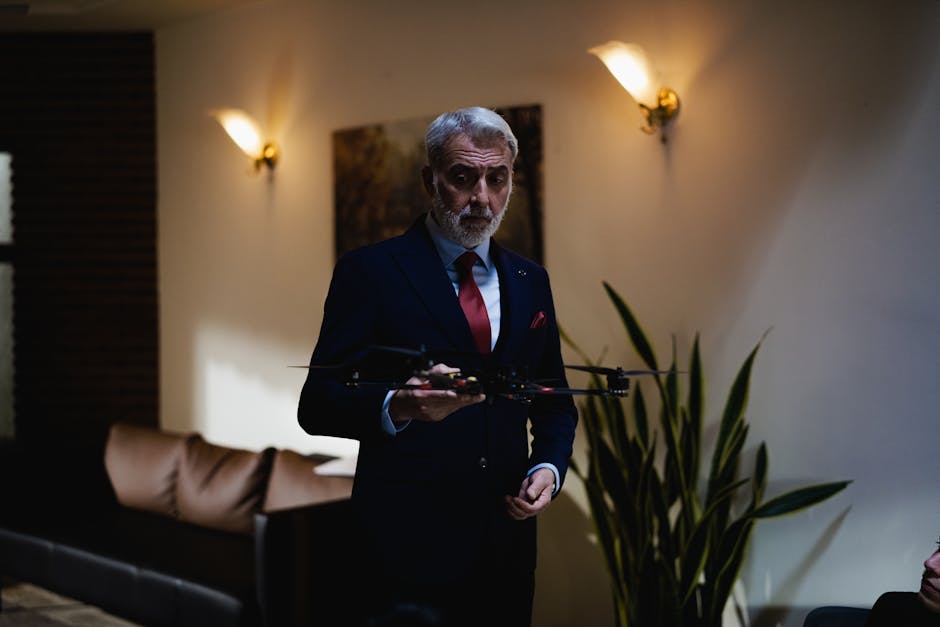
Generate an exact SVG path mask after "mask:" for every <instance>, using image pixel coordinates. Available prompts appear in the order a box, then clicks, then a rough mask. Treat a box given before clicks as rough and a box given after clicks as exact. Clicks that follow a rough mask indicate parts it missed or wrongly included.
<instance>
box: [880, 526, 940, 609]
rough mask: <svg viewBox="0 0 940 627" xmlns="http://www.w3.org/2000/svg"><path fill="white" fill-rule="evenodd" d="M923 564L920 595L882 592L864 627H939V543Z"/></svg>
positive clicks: (917, 593)
mask: <svg viewBox="0 0 940 627" xmlns="http://www.w3.org/2000/svg"><path fill="white" fill-rule="evenodd" d="M937 547H938V548H937V550H936V551H934V552H933V554H932V555H931V556H930V557H928V558H927V559H926V560H925V561H924V574H923V575H922V576H921V580H920V591H919V592H916V593H915V592H885V593H884V594H882V595H881V596H880V597H878V600H877V601H876V602H875V605H874V606H872V608H871V612H869V614H868V620H867V621H866V622H865V627H895V626H903V627H940V542H937Z"/></svg>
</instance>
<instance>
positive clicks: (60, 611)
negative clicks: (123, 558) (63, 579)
mask: <svg viewBox="0 0 940 627" xmlns="http://www.w3.org/2000/svg"><path fill="white" fill-rule="evenodd" d="M2 594H3V611H2V612H0V627H9V626H11V625H15V626H16V627H64V626H73V627H139V626H138V625H136V624H135V623H129V622H127V621H126V620H122V619H120V618H116V617H114V616H110V615H109V614H106V613H104V612H103V611H101V610H99V609H98V608H96V607H92V606H90V605H85V604H84V603H82V602H80V601H76V600H75V599H70V598H68V597H64V596H61V595H58V594H54V593H52V592H49V591H48V590H43V589H42V588H38V587H36V586H34V585H31V584H27V583H21V582H18V581H14V580H12V579H8V578H4V579H3V581H2Z"/></svg>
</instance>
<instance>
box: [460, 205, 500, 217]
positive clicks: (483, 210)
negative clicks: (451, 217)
mask: <svg viewBox="0 0 940 627" xmlns="http://www.w3.org/2000/svg"><path fill="white" fill-rule="evenodd" d="M458 217H459V218H492V217H493V212H492V210H490V208H489V207H471V206H470V205H467V206H466V207H464V208H463V209H461V210H460V214H459V215H458Z"/></svg>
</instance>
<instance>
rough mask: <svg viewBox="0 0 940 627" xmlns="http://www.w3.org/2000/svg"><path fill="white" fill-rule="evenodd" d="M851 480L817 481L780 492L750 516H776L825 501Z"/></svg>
mask: <svg viewBox="0 0 940 627" xmlns="http://www.w3.org/2000/svg"><path fill="white" fill-rule="evenodd" d="M850 483H852V482H851V481H833V482H830V483H819V484H816V485H811V486H807V487H805V488H799V489H797V490H791V491H790V492H787V493H786V494H781V495H780V496H778V497H776V498H773V499H771V500H769V501H767V502H766V503H764V504H763V505H761V506H760V507H758V508H757V509H755V510H754V511H753V512H751V514H750V516H751V517H752V518H773V517H776V516H783V515H784V514H790V513H792V512H796V511H799V510H801V509H805V508H807V507H809V506H810V505H815V504H816V503H819V502H821V501H825V500H826V499H828V498H829V497H831V496H833V495H834V494H838V493H839V492H841V491H842V490H844V489H845V488H846V486H848V485H849V484H850Z"/></svg>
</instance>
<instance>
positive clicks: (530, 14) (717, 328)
mask: <svg viewBox="0 0 940 627" xmlns="http://www.w3.org/2000/svg"><path fill="white" fill-rule="evenodd" d="M608 39H621V40H624V41H635V42H638V43H640V44H642V45H643V46H645V47H646V49H647V51H648V53H649V54H650V56H651V57H652V58H653V59H654V60H656V62H657V63H658V65H659V66H660V69H661V70H662V72H663V74H664V78H665V79H666V81H667V82H668V83H669V85H670V86H672V87H674V88H675V89H676V90H677V91H678V92H679V95H680V97H681V98H682V104H683V110H682V113H681V115H680V118H679V122H678V126H677V127H676V128H675V133H674V134H673V137H672V141H671V143H670V144H669V145H668V147H666V148H665V149H664V148H663V147H662V146H661V145H660V144H659V143H658V142H657V141H656V140H655V139H654V138H650V137H647V136H646V135H644V134H642V133H640V132H639V131H638V130H637V127H638V126H639V124H640V118H639V114H638V113H637V112H636V111H635V109H634V108H633V106H634V105H633V103H632V101H631V100H630V99H629V97H628V96H627V95H626V93H625V92H623V91H622V90H621V88H620V87H619V85H617V84H616V82H615V81H614V80H613V78H612V77H610V76H609V74H607V72H606V70H605V69H604V68H603V66H602V65H601V64H600V63H599V62H598V61H597V60H596V59H595V58H594V57H592V56H590V55H588V54H587V53H586V49H587V48H588V47H590V46H592V45H595V44H598V43H602V42H604V41H607V40H608ZM937 42H940V5H938V4H937V3H936V2H932V1H930V0H919V1H917V0H910V1H908V2H904V3H893V2H887V1H885V2H874V1H867V2H859V1H857V0H839V1H832V2H824V3H823V2H808V1H807V2H792V3H781V2H771V1H767V2H750V1H745V0H728V1H725V2H718V3H697V2H691V1H680V0H668V1H664V2H660V3H656V4H650V3H641V2H624V1H616V2H614V1H610V2H604V1H600V0H582V1H580V2H577V3H574V2H568V1H566V0H540V1H536V0H520V1H516V2H511V3H507V2H497V1H495V0H483V1H478V2H475V3H473V5H472V9H470V8H468V7H467V6H464V5H457V4H455V3H427V2H420V1H418V0H403V1H400V2H396V3H386V2H382V1H381V0H359V1H357V2H347V3H337V2H327V1H325V0H324V1H322V2H263V3H259V4H257V5H252V6H248V7H246V8H242V9H238V10H233V11H231V12H228V13H224V14H219V15H216V16H212V17H208V18H204V19H200V20H198V21H192V22H188V23H184V24H180V25H176V26H172V27H167V28H164V29H162V30H160V31H158V33H157V93H158V150H159V155H158V157H159V222H160V243H159V246H160V247H159V254H160V299H161V364H162V365H161V377H162V381H161V389H162V395H161V406H162V415H161V423H162V425H163V426H164V427H165V428H167V429H171V430H189V429H197V430H200V431H202V432H204V433H205V434H206V436H207V437H208V438H210V439H214V440H216V441H219V442H225V443H229V444H232V445H239V446H246V447H252V448H256V447H260V446H264V445H268V444H273V445H278V446H289V447H292V448H295V449H297V450H301V451H314V450H316V451H325V452H343V451H349V450H355V443H349V442H346V441H342V440H333V441H322V440H321V441H315V440H312V439H310V438H309V437H307V436H306V435H305V434H304V433H303V432H302V431H301V430H300V429H299V428H298V427H297V426H296V423H295V410H296V401H297V396H298V394H299V390H300V386H301V384H302V381H303V376H304V373H303V371H302V370H297V369H290V368H288V366H289V365H296V364H304V363H306V362H307V360H308V359H309V355H310V351H311V350H312V348H313V345H314V343H315V341H316V335H317V332H318V330H319V324H320V317H321V312H322V303H323V299H324V297H325V294H326V289H327V286H328V282H329V277H330V273H331V270H332V263H333V244H332V242H333V239H332V238H333V223H332V211H333V207H332V171H331V153H330V139H331V133H332V131H334V130H336V129H340V128H346V127H349V126H355V125H359V124H365V123H372V122H379V121H389V120H400V119H407V118H412V117H416V116H426V115H433V114H436V113H439V112H440V111H443V110H445V109H449V108H453V107H459V106H467V105H471V104H483V105H493V106H499V105H514V104H530V103H540V104H542V106H543V108H544V138H545V233H544V237H545V250H546V265H547V267H548V268H549V271H550V272H551V275H552V280H553V286H554V290H555V296H556V305H557V307H558V310H559V315H560V318H561V321H562V323H563V325H564V326H565V327H566V329H567V330H569V331H570V332H571V333H572V335H574V336H575V338H576V339H577V340H578V341H579V343H580V344H581V345H582V346H584V347H585V348H587V349H588V350H589V351H590V352H591V353H592V354H598V353H599V352H600V351H601V350H602V349H603V348H604V347H608V348H609V353H608V359H607V361H608V362H609V363H611V364H614V363H622V364H623V365H625V366H631V365H638V364H637V363H636V362H635V360H634V359H633V358H632V355H631V353H630V351H629V349H628V347H627V346H626V344H625V340H624V334H623V331H622V329H621V328H620V326H619V323H618V322H617V320H616V318H615V315H614V313H613V311H612V308H611V306H610V304H609V303H608V302H607V300H606V297H605V296H604V293H603V290H602V288H601V281H604V280H606V281H608V282H610V283H611V284H612V285H613V286H614V287H615V288H616V289H617V290H618V291H620V292H621V294H623V295H624V297H625V298H626V299H627V301H628V303H629V304H630V305H631V307H632V308H633V309H634V311H635V312H636V314H637V315H638V316H639V317H640V318H641V320H642V321H644V324H645V326H646V328H647V331H648V332H649V333H650V335H651V336H652V337H653V339H654V341H655V342H656V345H657V347H658V349H659V353H660V355H661V356H662V358H665V356H666V354H667V352H668V350H669V341H670V336H671V334H673V333H674V334H675V335H676V339H677V343H678V347H679V351H680V355H683V356H684V355H686V354H687V352H688V347H689V345H690V342H691V338H692V336H693V335H694V334H695V332H697V331H700V332H701V334H702V343H703V350H704V359H705V367H706V373H707V375H708V378H709V388H708V393H709V397H708V402H709V408H710V413H709V415H710V417H711V418H712V419H713V420H714V419H715V418H716V417H717V414H718V412H719V410H720V405H721V403H722V402H723V400H724V394H725V393H726V390H727V387H728V385H729V384H730V380H731V378H732V377H733V375H734V373H735V372H736V369H737V367H738V366H739V365H740V363H741V361H742V360H743V359H744V357H745V356H746V354H747V352H748V351H749V350H750V349H751V348H752V347H753V345H754V344H755V343H756V342H757V341H758V340H759V339H760V337H761V336H762V334H763V333H764V332H765V331H766V330H767V329H768V328H771V327H772V331H771V332H770V334H769V335H768V336H767V339H766V341H765V343H764V345H763V346H762V348H761V352H760V354H759V356H758V358H757V363H756V367H755V371H754V377H753V385H752V395H751V410H750V412H749V420H750V422H751V439H750V442H751V443H752V446H751V449H753V448H755V447H756V445H757V443H758V442H759V441H761V440H764V441H766V442H767V444H768V448H769V452H770V464H771V465H770V479H771V485H770V487H769V490H770V493H771V494H773V493H774V492H776V491H778V490H783V489H786V488H788V487H792V486H795V485H799V484H802V483H806V482H811V481H822V480H833V479H853V480H854V483H853V484H852V485H851V486H850V487H849V488H848V489H847V490H846V491H845V492H843V493H842V494H840V495H839V496H837V497H836V498H835V499H833V500H831V501H829V502H827V503H824V504H822V505H820V506H817V507H816V508H813V509H812V510H809V511H807V512H803V513H800V514H797V515H794V516H790V517H787V518H784V519H780V520H771V521H765V522H762V523H760V524H759V525H758V527H757V531H756V534H755V538H754V544H753V550H752V558H751V560H750V561H749V563H748V564H747V566H746V568H745V571H744V573H743V575H744V584H745V588H746V591H747V594H748V600H749V602H750V604H752V605H753V606H755V607H756V608H757V610H759V609H760V608H761V607H763V606H775V605H785V606H794V607H808V606H813V605H818V604H824V603H845V604H858V605H870V604H871V603H872V602H873V601H874V599H875V598H876V597H877V595H878V594H879V593H880V592H881V591H883V590H887V589H905V590H913V589H916V587H917V582H918V580H919V573H920V568H921V567H920V562H921V561H922V560H923V559H924V557H926V555H927V553H929V552H930V550H931V548H932V542H934V541H935V539H936V537H937V534H938V533H940V528H938V521H940V486H938V484H937V482H936V479H935V477H936V476H937V471H938V470H940V456H938V454H937V453H936V451H937V444H936V443H935V440H936V437H937V435H938V433H940V429H938V428H937V426H936V425H937V410H936V407H937V405H938V401H940V398H938V396H940V393H938V391H937V388H936V387H934V386H933V385H931V384H932V382H933V380H934V379H936V378H937V375H938V374H940V366H938V360H937V357H936V355H937V354H938V353H940V294H938V289H937V287H936V286H937V285H938V284H940V253H938V252H937V246H936V243H935V242H934V241H933V240H934V238H935V237H936V235H937V234H938V233H940V212H938V201H937V200H936V199H937V197H938V191H940V184H938V182H937V177H936V162H937V157H938V149H937V144H938V141H940V125H938V121H937V117H936V113H935V112H936V111H937V110H940V45H938V43H937ZM222 106H233V107H241V108H244V109H246V110H247V111H249V112H252V113H253V114H254V115H255V116H256V117H258V118H259V119H260V120H261V121H262V122H263V123H265V124H266V125H267V126H268V127H269V128H270V129H271V134H272V136H273V137H274V139H276V140H277V141H278V142H279V143H280V144H281V146H282V149H283V159H282V162H281V164H280V165H279V166H278V168H277V171H276V172H275V174H274V176H273V178H271V179H268V178H267V177H266V176H264V175H260V176H256V175H253V174H251V173H250V164H249V163H248V162H247V160H246V158H245V157H244V156H243V155H241V153H239V152H238V151H237V150H236V149H235V147H234V146H233V145H232V144H231V143H230V142H229V141H228V139H227V138H226V137H225V136H224V134H223V133H222V131H221V129H220V128H219V127H218V125H216V124H215V122H214V121H213V120H212V119H211V118H209V117H208V115H207V113H206V112H207V110H209V109H212V108H216V107H222ZM572 361H576V360H575V359H574V358H573V356H572ZM566 491H567V495H566V496H564V497H563V498H562V499H559V500H558V501H557V502H556V504H555V505H554V506H553V509H552V510H551V511H550V512H549V513H548V514H547V515H546V516H545V517H543V520H542V521H541V533H540V547H541V549H540V551H541V552H540V571H539V580H538V592H537V599H536V624H537V625H539V626H550V625H559V626H561V625H571V624H592V625H593V624H598V625H603V624H612V619H611V613H610V607H609V595H608V593H607V591H606V579H605V573H604V572H603V567H602V566H601V562H600V559H599V558H598V556H597V554H596V553H595V552H594V550H593V548H592V547H591V546H590V544H589V543H588V539H587V533H588V532H589V531H590V521H589V520H588V519H587V518H586V516H585V514H584V513H583V512H584V506H583V501H584V499H583V495H582V493H581V490H580V486H579V485H578V481H577V479H576V478H574V477H571V478H570V480H569V482H568V483H567V486H566ZM767 616H769V615H764V618H765V619H767ZM755 617H758V614H757V613H755V616H754V617H752V618H755ZM801 618H802V616H801V615H797V613H796V612H794V613H791V615H790V616H789V617H788V618H787V619H786V622H787V623H788V624H799V621H800V620H801Z"/></svg>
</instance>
